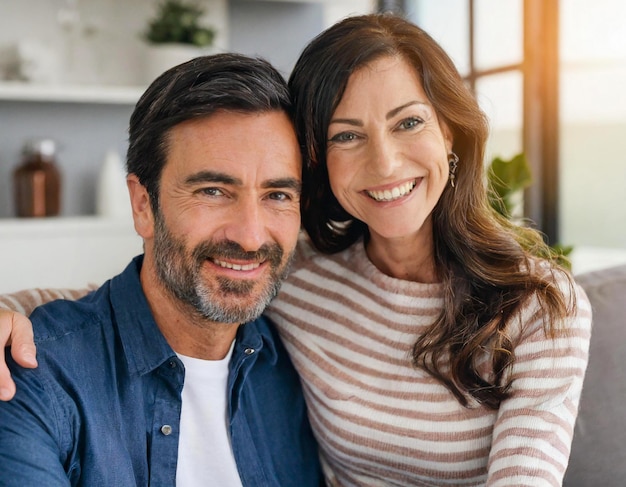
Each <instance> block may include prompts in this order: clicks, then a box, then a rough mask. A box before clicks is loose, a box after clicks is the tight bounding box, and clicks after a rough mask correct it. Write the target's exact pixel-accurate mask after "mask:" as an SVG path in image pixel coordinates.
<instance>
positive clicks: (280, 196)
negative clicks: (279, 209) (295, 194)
mask: <svg viewBox="0 0 626 487" xmlns="http://www.w3.org/2000/svg"><path fill="white" fill-rule="evenodd" d="M269 199H271V200H275V201H289V200H292V199H293V198H292V197H291V195H290V194H288V193H285V192H283V191H275V192H274V193H270V195H269Z"/></svg>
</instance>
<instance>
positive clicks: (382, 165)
mask: <svg viewBox="0 0 626 487" xmlns="http://www.w3.org/2000/svg"><path fill="white" fill-rule="evenodd" d="M368 152H369V166H370V170H372V171H373V172H375V173H376V174H377V175H379V176H382V177H387V176H392V175H393V174H394V173H395V171H396V169H397V168H398V166H399V165H400V163H401V159H400V155H399V152H398V151H397V149H396V147H394V145H393V143H391V142H390V141H389V140H387V139H385V138H383V137H375V138H372V139H371V140H370V147H369V151H368Z"/></svg>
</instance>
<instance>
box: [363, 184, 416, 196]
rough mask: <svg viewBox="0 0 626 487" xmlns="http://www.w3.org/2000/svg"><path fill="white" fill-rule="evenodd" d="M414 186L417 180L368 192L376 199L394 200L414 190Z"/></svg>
mask: <svg viewBox="0 0 626 487" xmlns="http://www.w3.org/2000/svg"><path fill="white" fill-rule="evenodd" d="M414 187H415V180H413V181H409V182H408V183H404V184H401V185H400V186H396V187H395V188H393V189H386V190H384V191H367V194H368V195H369V196H370V197H371V198H374V199H375V200H376V201H393V200H397V199H398V198H401V197H402V196H406V195H407V194H409V193H410V192H411V191H412V190H413V188H414Z"/></svg>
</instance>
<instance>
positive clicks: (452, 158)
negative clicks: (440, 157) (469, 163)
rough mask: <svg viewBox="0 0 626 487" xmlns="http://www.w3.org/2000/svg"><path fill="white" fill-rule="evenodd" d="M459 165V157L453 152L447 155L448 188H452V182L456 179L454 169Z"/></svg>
mask: <svg viewBox="0 0 626 487" xmlns="http://www.w3.org/2000/svg"><path fill="white" fill-rule="evenodd" d="M458 163H459V156H457V155H456V154H455V153H454V152H450V154H448V164H450V186H452V187H453V188H454V180H455V179H456V168H457V165H458Z"/></svg>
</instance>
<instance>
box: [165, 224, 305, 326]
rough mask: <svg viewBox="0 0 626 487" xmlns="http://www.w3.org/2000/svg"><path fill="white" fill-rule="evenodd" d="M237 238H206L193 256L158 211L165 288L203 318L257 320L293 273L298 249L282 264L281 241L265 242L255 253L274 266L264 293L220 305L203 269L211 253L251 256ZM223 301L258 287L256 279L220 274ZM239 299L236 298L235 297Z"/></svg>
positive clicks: (219, 255) (233, 321)
mask: <svg viewBox="0 0 626 487" xmlns="http://www.w3.org/2000/svg"><path fill="white" fill-rule="evenodd" d="M250 255H251V254H250V253H247V252H245V251H244V250H243V249H241V247H240V246H239V245H238V244H236V243H234V242H218V243H213V242H205V243H203V244H200V245H199V246H198V247H196V248H195V249H194V250H193V252H192V255H191V258H189V257H188V256H187V255H185V246H184V243H183V242H182V241H181V240H179V239H176V238H175V237H173V236H172V235H171V233H170V232H169V229H168V228H167V226H166V225H165V223H164V222H163V217H162V215H161V214H160V213H159V214H157V212H155V229H154V257H155V263H156V270H157V274H158V277H159V279H160V280H161V282H162V283H163V285H164V286H165V288H166V289H167V290H168V291H169V292H170V293H172V295H174V296H175V297H176V298H177V299H178V300H180V301H181V302H182V303H184V304H187V305H189V306H191V307H192V308H193V309H194V310H195V311H196V312H197V313H198V314H199V315H200V316H201V317H202V318H204V319H206V320H210V321H214V322H218V323H246V322H248V321H253V320H255V319H256V318H258V317H259V316H261V314H262V313H263V311H264V310H265V308H266V307H267V306H268V305H269V303H270V302H271V301H272V299H274V297H276V295H277V294H278V291H279V290H280V286H281V284H282V282H283V280H284V279H285V278H286V277H287V274H288V273H289V268H290V266H291V262H292V261H293V256H294V252H292V253H291V255H290V256H289V259H288V260H287V262H286V263H285V264H284V265H283V266H282V267H281V261H282V256H283V250H282V248H281V247H280V246H279V245H278V244H273V245H265V246H262V247H261V249H259V250H258V251H257V252H254V253H253V255H257V256H260V257H262V258H264V259H266V260H267V261H268V262H269V264H270V268H271V280H270V282H269V283H268V285H267V286H266V287H265V289H264V290H263V292H262V294H261V295H260V296H259V298H258V299H257V300H256V301H255V302H254V303H248V304H243V303H237V302H233V303H232V304H224V305H220V304H219V302H216V301H219V300H215V299H212V297H213V296H212V293H211V290H210V289H209V288H208V287H207V286H206V285H205V284H204V282H202V277H201V275H200V269H201V267H202V264H203V263H204V262H205V261H206V259H207V258H208V257H209V256H211V257H213V258H215V257H227V258H228V257H231V258H237V257H239V258H250ZM217 283H218V285H219V289H220V293H221V294H222V301H228V297H229V296H232V297H233V298H237V297H241V296H246V295H247V294H249V293H250V292H251V291H252V289H253V288H254V286H255V284H256V282H250V281H246V280H234V279H228V278H225V277H218V278H217ZM233 301H236V300H233Z"/></svg>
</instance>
